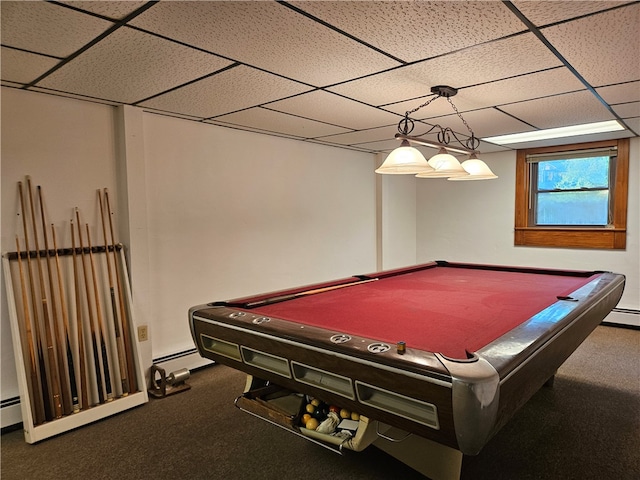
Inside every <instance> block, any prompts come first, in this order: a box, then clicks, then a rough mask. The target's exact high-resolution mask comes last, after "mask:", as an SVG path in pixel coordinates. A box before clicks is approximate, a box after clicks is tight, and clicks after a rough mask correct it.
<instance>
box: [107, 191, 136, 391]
mask: <svg viewBox="0 0 640 480" xmlns="http://www.w3.org/2000/svg"><path fill="white" fill-rule="evenodd" d="M104 200H105V206H106V207H107V215H108V216H109V232H110V233H111V246H112V247H113V248H112V253H113V266H114V269H115V276H116V285H117V286H118V300H119V302H120V319H121V320H122V336H123V339H124V352H125V355H126V356H127V370H128V372H129V375H128V378H129V391H130V392H137V391H138V383H137V375H136V369H135V360H134V358H133V350H132V343H131V324H130V323H129V317H128V316H127V311H126V308H125V304H124V297H123V295H124V294H123V289H122V280H121V278H120V263H119V261H118V257H117V255H116V237H115V235H114V234H113V220H112V213H111V205H110V203H109V191H108V190H107V189H106V188H105V189H104Z"/></svg>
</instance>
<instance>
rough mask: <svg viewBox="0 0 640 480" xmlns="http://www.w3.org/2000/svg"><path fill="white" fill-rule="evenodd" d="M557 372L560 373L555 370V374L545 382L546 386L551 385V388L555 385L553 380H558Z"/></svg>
mask: <svg viewBox="0 0 640 480" xmlns="http://www.w3.org/2000/svg"><path fill="white" fill-rule="evenodd" d="M556 373H558V371H557V370H556V371H555V372H553V375H551V376H550V377H549V378H548V379H547V381H546V382H544V386H545V387H549V388H551V387H553V382H554V381H555V380H556Z"/></svg>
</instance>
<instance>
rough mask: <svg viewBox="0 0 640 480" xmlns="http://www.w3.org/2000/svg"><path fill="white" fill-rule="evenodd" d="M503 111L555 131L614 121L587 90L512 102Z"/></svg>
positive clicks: (538, 126) (539, 126) (537, 126)
mask: <svg viewBox="0 0 640 480" xmlns="http://www.w3.org/2000/svg"><path fill="white" fill-rule="evenodd" d="M501 109H502V110H504V111H505V112H507V113H508V114H510V115H513V116H515V117H517V118H520V119H521V120H523V121H525V122H527V123H530V124H531V125H534V126H535V127H536V128H555V127H563V126H566V125H580V124H583V123H591V122H601V121H605V120H613V115H612V114H611V113H610V112H609V111H608V110H607V108H606V107H605V106H604V105H602V104H601V103H600V102H599V101H598V100H597V99H596V98H595V97H594V96H593V95H592V94H591V93H590V92H588V91H582V92H575V93H567V94H564V95H556V96H555V97H546V98H540V99H537V100H530V101H527V102H520V103H513V104H511V105H505V106H503V107H501ZM549 112H552V114H550V113H549Z"/></svg>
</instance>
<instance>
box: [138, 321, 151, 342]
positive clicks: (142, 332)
mask: <svg viewBox="0 0 640 480" xmlns="http://www.w3.org/2000/svg"><path fill="white" fill-rule="evenodd" d="M147 340H149V330H148V328H147V326H146V325H140V326H139V327H138V341H139V342H146V341H147Z"/></svg>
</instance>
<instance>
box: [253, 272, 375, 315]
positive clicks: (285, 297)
mask: <svg viewBox="0 0 640 480" xmlns="http://www.w3.org/2000/svg"><path fill="white" fill-rule="evenodd" d="M376 280H378V279H377V278H367V279H364V280H358V281H357V282H350V283H341V284H340V285H331V286H329V287H322V288H314V289H313V290H305V291H304V292H298V293H290V294H288V295H280V296H278V297H271V298H265V299H264V300H257V301H255V302H250V303H247V304H246V305H244V308H255V307H264V306H265V305H271V304H273V303H278V302H285V301H287V300H294V299H296V298H300V297H307V296H309V295H316V294H318V293H323V292H329V291H331V290H339V289H341V288H346V287H354V286H356V285H362V284H363V283H369V282H375V281H376Z"/></svg>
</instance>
